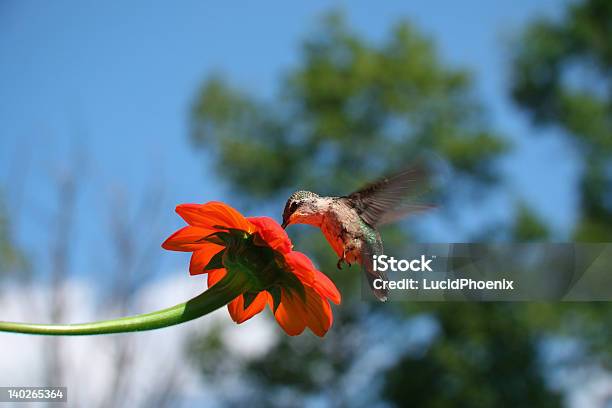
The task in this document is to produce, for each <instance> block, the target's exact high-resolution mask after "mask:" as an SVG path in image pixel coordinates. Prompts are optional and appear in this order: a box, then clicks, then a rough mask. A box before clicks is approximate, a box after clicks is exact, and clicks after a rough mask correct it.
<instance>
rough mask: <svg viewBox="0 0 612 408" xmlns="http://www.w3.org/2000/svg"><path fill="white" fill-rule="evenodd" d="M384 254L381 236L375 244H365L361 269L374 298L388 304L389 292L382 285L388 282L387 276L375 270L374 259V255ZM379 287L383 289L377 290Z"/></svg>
mask: <svg viewBox="0 0 612 408" xmlns="http://www.w3.org/2000/svg"><path fill="white" fill-rule="evenodd" d="M382 253H383V247H382V240H381V239H380V235H379V236H378V237H377V239H376V241H375V243H373V244H369V243H365V245H364V247H363V250H362V251H361V268H362V270H363V273H364V275H365V277H366V279H367V281H368V284H369V285H370V289H371V290H372V293H374V296H376V298H377V299H378V300H380V301H381V302H386V301H387V297H388V295H389V290H388V289H387V287H386V286H383V285H382V283H383V282H384V283H386V282H387V281H388V278H387V274H386V273H384V272H382V271H378V270H375V268H374V259H373V256H374V255H382ZM377 287H379V288H380V287H382V289H377Z"/></svg>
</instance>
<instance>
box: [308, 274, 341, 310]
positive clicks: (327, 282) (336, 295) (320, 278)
mask: <svg viewBox="0 0 612 408" xmlns="http://www.w3.org/2000/svg"><path fill="white" fill-rule="evenodd" d="M312 287H313V288H314V290H316V291H317V292H318V293H319V294H320V295H321V296H323V297H324V298H327V299H329V300H331V301H332V302H334V303H335V304H337V305H339V304H340V301H341V300H342V297H341V296H340V291H339V290H338V288H337V287H336V285H334V282H332V281H331V279H329V278H328V277H327V275H325V274H324V273H323V272H321V271H317V270H315V271H314V283H313V285H312Z"/></svg>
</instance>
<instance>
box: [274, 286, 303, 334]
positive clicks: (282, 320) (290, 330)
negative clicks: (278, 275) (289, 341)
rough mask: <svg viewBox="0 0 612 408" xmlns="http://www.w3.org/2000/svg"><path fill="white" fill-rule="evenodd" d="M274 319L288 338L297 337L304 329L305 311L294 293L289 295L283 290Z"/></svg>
mask: <svg viewBox="0 0 612 408" xmlns="http://www.w3.org/2000/svg"><path fill="white" fill-rule="evenodd" d="M274 317H275V318H276V321H277V322H278V324H279V325H280V327H282V328H283V330H284V331H285V332H286V333H287V334H288V335H290V336H297V335H298V334H300V333H302V332H303V331H304V329H305V328H306V319H307V316H306V309H305V308H304V304H303V302H302V300H301V299H300V297H299V296H298V295H297V294H296V293H289V292H288V291H286V290H284V289H283V291H282V293H281V301H280V304H279V306H278V308H277V309H276V313H274Z"/></svg>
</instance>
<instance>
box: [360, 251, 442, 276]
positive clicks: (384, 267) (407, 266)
mask: <svg viewBox="0 0 612 408" xmlns="http://www.w3.org/2000/svg"><path fill="white" fill-rule="evenodd" d="M434 258H435V255H434V256H431V257H429V259H427V257H426V256H425V255H421V258H416V259H410V260H408V259H395V258H394V257H392V256H387V255H374V256H373V257H372V259H373V261H374V270H375V271H381V272H385V271H393V272H396V271H401V272H406V271H412V272H426V271H427V272H433V270H432V269H431V267H430V266H429V264H430V263H431V262H432V261H433V260H434Z"/></svg>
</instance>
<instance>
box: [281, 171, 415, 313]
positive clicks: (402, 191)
mask: <svg viewBox="0 0 612 408" xmlns="http://www.w3.org/2000/svg"><path fill="white" fill-rule="evenodd" d="M421 178H422V177H421V176H420V174H418V173H417V169H410V170H407V171H404V172H401V173H398V174H396V175H394V176H390V177H387V178H384V179H381V180H378V181H377V182H375V183H372V184H370V185H368V186H366V187H365V188H363V189H361V190H359V191H356V192H354V193H353V194H350V195H348V196H344V197H321V196H319V195H317V194H315V193H313V192H310V191H297V192H295V193H293V194H292V195H291V197H289V199H288V200H287V204H286V205H285V210H284V212H283V227H286V226H287V225H290V224H309V225H313V226H315V227H318V228H320V229H321V231H322V232H323V235H325V238H326V239H327V241H328V242H329V244H330V245H331V247H332V248H333V250H334V252H336V254H337V255H338V258H339V259H338V268H341V265H342V262H345V263H347V264H348V265H349V266H350V265H351V264H353V263H359V264H361V265H362V268H363V270H364V273H365V275H366V277H367V278H368V282H369V283H370V287H371V288H372V291H373V292H374V294H375V295H376V297H377V298H378V299H380V300H381V301H385V300H386V299H387V291H386V289H375V288H374V281H375V280H377V279H382V280H383V281H386V280H387V277H386V276H385V274H384V273H383V272H380V271H375V270H374V267H373V262H372V257H373V255H382V253H383V245H382V239H381V237H380V233H379V232H378V230H377V226H378V225H382V224H385V223H389V222H392V221H394V220H397V219H398V218H401V217H402V216H404V215H406V214H407V213H408V212H410V211H411V210H415V209H420V208H422V206H415V205H412V206H408V205H405V202H404V201H405V198H406V196H408V195H410V193H411V192H412V193H413V192H414V189H415V185H414V183H415V182H416V181H417V180H420V179H421Z"/></svg>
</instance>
